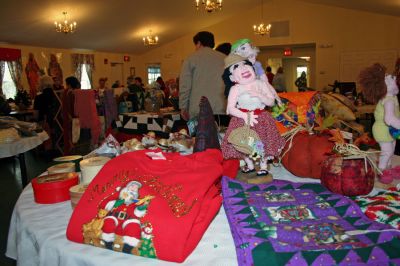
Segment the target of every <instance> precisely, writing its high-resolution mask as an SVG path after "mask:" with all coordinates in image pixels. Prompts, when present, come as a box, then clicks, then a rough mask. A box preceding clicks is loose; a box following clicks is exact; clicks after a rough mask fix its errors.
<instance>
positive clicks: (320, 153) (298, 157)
mask: <svg viewBox="0 0 400 266" xmlns="http://www.w3.org/2000/svg"><path fill="white" fill-rule="evenodd" d="M330 137H331V136H330V135H324V134H314V135H310V134H308V133H307V132H304V133H303V132H302V133H298V134H296V135H295V136H294V138H293V142H292V147H291V148H290V149H289V150H288V151H287V152H286V150H287V149H288V146H289V143H288V144H287V145H286V146H285V148H284V150H283V153H282V154H284V157H283V158H282V164H283V166H285V168H286V169H287V170H288V171H289V172H291V173H292V174H294V175H295V176H298V177H311V178H315V179H319V178H320V177H321V168H322V163H323V162H324V160H325V159H326V158H328V156H329V155H331V154H332V148H333V146H334V143H333V142H332V141H330V140H329V138H330ZM285 152H286V153H285Z"/></svg>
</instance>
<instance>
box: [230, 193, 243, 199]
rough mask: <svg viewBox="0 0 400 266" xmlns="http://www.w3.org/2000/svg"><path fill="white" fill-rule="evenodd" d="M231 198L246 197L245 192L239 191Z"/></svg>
mask: <svg viewBox="0 0 400 266" xmlns="http://www.w3.org/2000/svg"><path fill="white" fill-rule="evenodd" d="M232 198H246V194H245V193H244V192H239V193H236V194H235V195H233V196H232Z"/></svg>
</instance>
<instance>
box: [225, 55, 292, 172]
mask: <svg viewBox="0 0 400 266" xmlns="http://www.w3.org/2000/svg"><path fill="white" fill-rule="evenodd" d="M223 80H224V82H225V86H227V87H228V86H229V96H228V105H227V113H228V114H229V115H231V116H232V118H231V121H230V123H229V127H228V129H227V131H226V134H225V136H224V139H223V141H222V145H221V148H222V153H223V155H224V158H225V159H244V161H245V162H246V166H245V167H243V168H242V172H244V173H250V172H254V171H255V165H254V162H253V160H252V159H251V158H254V159H256V158H258V157H259V159H260V169H259V171H258V172H257V175H258V176H263V175H268V170H267V169H268V165H267V161H268V160H269V159H273V158H274V157H275V156H277V155H279V153H280V151H281V149H282V148H283V146H284V144H285V141H284V139H283V138H282V137H281V136H280V134H279V132H278V129H277V127H276V125H275V120H274V119H273V118H272V116H271V114H270V113H269V112H267V111H265V110H264V108H265V107H266V106H272V105H274V102H275V97H274V94H273V93H272V91H271V90H270V89H269V88H268V86H267V83H266V82H264V81H262V80H259V79H257V78H256V73H255V71H254V68H253V65H252V64H251V62H250V61H249V60H247V59H246V58H244V57H241V56H239V55H236V54H230V55H229V56H227V57H226V58H225V71H224V74H223ZM245 124H247V125H249V126H250V129H252V130H253V131H255V132H256V133H257V135H258V139H257V140H255V139H253V140H255V141H254V143H253V144H254V146H253V149H254V151H257V156H254V154H251V153H250V154H246V153H243V152H242V151H239V150H238V149H237V147H235V146H234V145H233V144H232V143H231V142H229V136H230V134H231V133H232V131H234V130H235V129H237V128H240V127H243V126H244V125H245ZM236 132H237V131H236Z"/></svg>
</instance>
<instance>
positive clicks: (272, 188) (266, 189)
mask: <svg viewBox="0 0 400 266" xmlns="http://www.w3.org/2000/svg"><path fill="white" fill-rule="evenodd" d="M277 189H278V188H277V187H276V186H270V187H267V188H265V189H264V191H270V190H277Z"/></svg>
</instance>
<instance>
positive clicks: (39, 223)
mask: <svg viewBox="0 0 400 266" xmlns="http://www.w3.org/2000/svg"><path fill="white" fill-rule="evenodd" d="M271 172H272V174H273V175H274V177H275V178H279V179H283V180H290V181H295V182H319V180H315V179H309V178H298V177H295V176H293V175H292V174H290V173H289V172H288V171H286V169H284V168H281V167H273V168H272V169H271ZM71 214H72V209H71V205H70V201H66V202H62V203H57V204H50V205H42V204H36V203H35V202H34V198H33V190H32V187H31V185H28V186H27V187H26V188H25V189H24V190H23V192H22V194H21V196H20V197H19V199H18V201H17V203H16V205H15V208H14V211H13V215H12V218H11V223H10V228H9V234H8V242H7V252H6V256H7V257H9V258H12V259H15V260H17V264H18V265H23V266H27V265H49V266H54V265H65V266H69V265H96V266H97V265H98V266H101V265H104V266H110V265H118V266H120V265H121V266H123V265H127V266H128V265H129V266H132V265H146V266H148V265H190V266H195V265H221V266H222V265H226V266H232V265H237V259H236V251H235V246H234V242H233V238H232V235H231V232H230V228H229V224H228V220H227V218H226V215H225V211H224V208H223V207H221V209H220V211H219V213H218V215H217V216H216V217H215V219H214V220H213V222H212V223H211V224H210V226H209V228H208V229H207V231H206V232H205V234H204V236H203V238H202V239H201V241H200V243H199V244H198V246H197V247H196V249H195V250H194V251H193V253H192V254H191V255H190V256H189V257H188V258H187V259H186V260H185V262H184V263H182V264H178V263H172V262H166V261H160V260H155V259H148V258H144V257H138V256H133V255H128V254H125V253H119V252H113V251H111V250H107V249H102V248H97V247H93V246H89V245H83V244H77V243H74V242H71V241H69V240H67V238H66V228H67V225H68V221H69V219H70V216H71Z"/></svg>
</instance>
